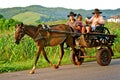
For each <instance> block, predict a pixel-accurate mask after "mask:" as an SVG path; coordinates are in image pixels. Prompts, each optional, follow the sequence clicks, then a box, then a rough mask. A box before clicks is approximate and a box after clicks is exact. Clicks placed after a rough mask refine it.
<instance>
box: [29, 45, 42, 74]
mask: <svg viewBox="0 0 120 80" xmlns="http://www.w3.org/2000/svg"><path fill="white" fill-rule="evenodd" d="M41 50H42V48H40V47H39V49H38V52H37V55H36V59H35V63H34V66H33V68H32V70H31V71H30V74H34V72H35V68H36V64H37V61H38V59H39V56H40V52H41Z"/></svg>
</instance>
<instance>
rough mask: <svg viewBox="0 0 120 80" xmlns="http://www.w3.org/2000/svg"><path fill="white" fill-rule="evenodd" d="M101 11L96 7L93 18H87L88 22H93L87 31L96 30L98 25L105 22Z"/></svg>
mask: <svg viewBox="0 0 120 80" xmlns="http://www.w3.org/2000/svg"><path fill="white" fill-rule="evenodd" d="M101 13H102V12H100V10H99V9H97V8H96V9H95V10H94V12H92V14H93V17H92V18H91V19H88V20H86V24H91V27H88V28H86V29H87V32H90V31H95V29H96V27H98V26H101V25H104V24H105V20H104V18H103V16H101V15H100V14H101ZM84 32H85V29H84Z"/></svg>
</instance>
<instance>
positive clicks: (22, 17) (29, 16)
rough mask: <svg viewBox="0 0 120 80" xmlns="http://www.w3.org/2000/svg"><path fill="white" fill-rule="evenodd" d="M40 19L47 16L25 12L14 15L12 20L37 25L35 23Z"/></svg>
mask: <svg viewBox="0 0 120 80" xmlns="http://www.w3.org/2000/svg"><path fill="white" fill-rule="evenodd" d="M41 17H47V16H46V15H43V14H39V13H35V12H25V13H20V14H18V15H15V16H14V17H13V19H15V20H17V21H21V22H23V23H25V24H29V25H38V24H39V23H37V22H36V21H38V20H40V19H41Z"/></svg>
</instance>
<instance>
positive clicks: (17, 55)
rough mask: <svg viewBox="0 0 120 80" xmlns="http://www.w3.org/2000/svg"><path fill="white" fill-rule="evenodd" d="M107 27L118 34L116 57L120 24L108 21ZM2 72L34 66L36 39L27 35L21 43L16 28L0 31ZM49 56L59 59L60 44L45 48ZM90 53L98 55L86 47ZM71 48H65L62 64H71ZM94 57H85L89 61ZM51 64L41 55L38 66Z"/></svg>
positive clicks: (116, 47)
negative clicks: (15, 33)
mask: <svg viewBox="0 0 120 80" xmlns="http://www.w3.org/2000/svg"><path fill="white" fill-rule="evenodd" d="M106 27H107V28H109V29H110V32H111V34H117V35H118V37H117V38H116V40H115V42H114V45H113V46H112V48H113V51H114V53H115V56H114V57H113V58H116V57H120V24H118V23H107V24H106ZM0 32H1V33H0V73H1V72H11V71H18V70H24V69H30V68H32V65H33V63H34V59H35V56H36V52H37V47H36V45H35V43H34V41H33V40H32V39H31V38H30V37H28V36H25V37H24V38H23V39H22V40H21V42H20V44H19V45H16V44H15V43H14V28H11V29H10V30H9V31H8V30H4V31H0ZM45 50H46V53H47V56H48V58H49V59H50V60H51V61H52V62H53V63H54V64H56V63H57V61H58V59H59V46H55V47H46V48H45ZM86 50H87V52H88V54H89V55H96V52H97V51H96V50H95V49H94V48H92V49H86ZM70 52H71V50H70V49H67V50H65V55H64V57H63V60H62V64H70V63H71V61H70ZM89 60H93V59H85V61H89ZM48 66H49V64H48V63H47V62H46V60H45V59H44V57H43V55H40V58H39V61H38V64H37V67H38V68H39V67H48Z"/></svg>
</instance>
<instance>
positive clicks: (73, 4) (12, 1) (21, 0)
mask: <svg viewBox="0 0 120 80" xmlns="http://www.w3.org/2000/svg"><path fill="white" fill-rule="evenodd" d="M29 5H41V6H45V7H64V8H71V9H86V10H90V9H95V8H99V9H117V8H120V0H0V8H8V7H25V6H29Z"/></svg>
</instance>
